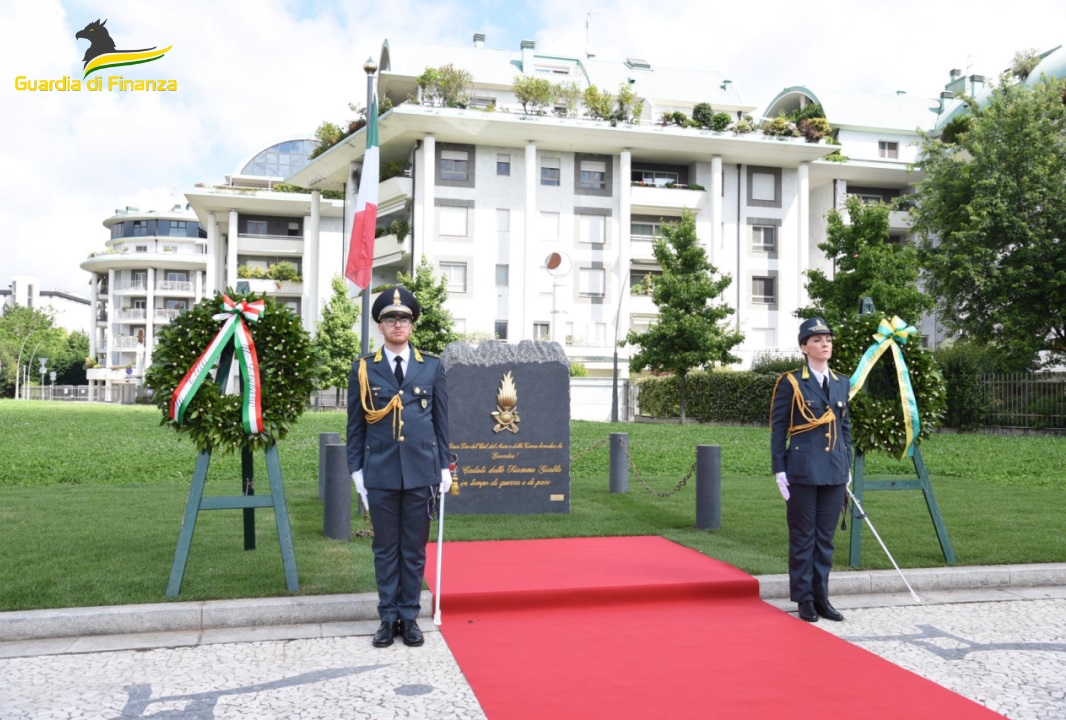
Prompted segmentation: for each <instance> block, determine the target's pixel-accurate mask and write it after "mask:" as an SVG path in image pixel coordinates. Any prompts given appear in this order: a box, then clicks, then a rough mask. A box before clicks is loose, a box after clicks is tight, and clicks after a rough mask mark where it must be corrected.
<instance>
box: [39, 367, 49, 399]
mask: <svg viewBox="0 0 1066 720" xmlns="http://www.w3.org/2000/svg"><path fill="white" fill-rule="evenodd" d="M37 359H38V360H40V361H41V399H42V400H44V374H45V373H46V372H48V358H46V357H39V358H37Z"/></svg>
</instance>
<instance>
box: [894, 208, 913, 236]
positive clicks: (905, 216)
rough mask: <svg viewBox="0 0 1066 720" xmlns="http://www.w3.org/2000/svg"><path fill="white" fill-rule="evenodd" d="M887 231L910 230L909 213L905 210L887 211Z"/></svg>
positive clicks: (907, 231)
mask: <svg viewBox="0 0 1066 720" xmlns="http://www.w3.org/2000/svg"><path fill="white" fill-rule="evenodd" d="M888 230H889V232H893V231H895V232H900V231H902V232H906V233H909V232H910V231H911V214H910V212H908V211H906V210H891V211H889V213H888Z"/></svg>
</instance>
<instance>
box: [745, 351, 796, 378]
mask: <svg viewBox="0 0 1066 720" xmlns="http://www.w3.org/2000/svg"><path fill="white" fill-rule="evenodd" d="M803 364H804V359H803V356H802V355H799V354H796V355H793V356H789V357H785V356H782V355H776V354H773V353H769V352H765V351H764V352H758V353H755V357H754V358H753V359H752V361H751V371H752V372H754V373H770V374H772V375H780V374H781V373H783V372H788V371H789V370H795V369H796V368H798V367H803Z"/></svg>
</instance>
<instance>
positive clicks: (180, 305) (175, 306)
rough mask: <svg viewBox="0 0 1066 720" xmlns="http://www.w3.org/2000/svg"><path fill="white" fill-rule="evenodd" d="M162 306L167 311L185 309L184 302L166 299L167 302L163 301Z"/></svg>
mask: <svg viewBox="0 0 1066 720" xmlns="http://www.w3.org/2000/svg"><path fill="white" fill-rule="evenodd" d="M163 306H164V307H165V308H166V309H167V310H184V309H185V301H184V300H169V299H168V300H164V301H163Z"/></svg>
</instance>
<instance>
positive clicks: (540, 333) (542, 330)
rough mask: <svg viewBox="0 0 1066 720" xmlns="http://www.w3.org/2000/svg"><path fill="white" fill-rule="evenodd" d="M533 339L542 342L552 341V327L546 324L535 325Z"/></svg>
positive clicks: (537, 323) (538, 323)
mask: <svg viewBox="0 0 1066 720" xmlns="http://www.w3.org/2000/svg"><path fill="white" fill-rule="evenodd" d="M533 339H534V340H541V341H548V340H551V339H552V338H551V325H550V324H549V323H546V322H535V323H533Z"/></svg>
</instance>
